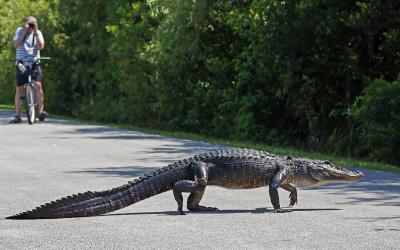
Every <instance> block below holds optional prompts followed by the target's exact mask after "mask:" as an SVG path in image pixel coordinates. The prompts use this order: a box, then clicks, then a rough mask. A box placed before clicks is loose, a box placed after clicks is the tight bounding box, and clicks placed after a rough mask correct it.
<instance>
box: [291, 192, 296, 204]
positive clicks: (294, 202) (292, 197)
mask: <svg viewBox="0 0 400 250" xmlns="http://www.w3.org/2000/svg"><path fill="white" fill-rule="evenodd" d="M289 198H290V204H289V207H293V206H294V204H296V203H297V192H292V193H290V195H289Z"/></svg>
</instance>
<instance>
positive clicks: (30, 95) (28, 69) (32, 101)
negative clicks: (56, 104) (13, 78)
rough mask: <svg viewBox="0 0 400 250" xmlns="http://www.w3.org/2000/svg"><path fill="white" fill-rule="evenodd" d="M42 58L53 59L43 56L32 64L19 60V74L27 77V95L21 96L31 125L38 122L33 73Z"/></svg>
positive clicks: (25, 85)
mask: <svg viewBox="0 0 400 250" xmlns="http://www.w3.org/2000/svg"><path fill="white" fill-rule="evenodd" d="M41 60H51V58H50V57H41V58H40V59H37V60H35V61H34V62H33V63H32V64H31V65H25V64H24V61H23V59H21V60H18V62H17V68H18V74H21V75H22V76H24V77H27V81H26V83H24V93H25V96H21V100H24V103H25V110H26V116H27V118H28V122H29V124H30V125H32V124H34V123H35V122H36V107H37V100H36V91H35V86H33V82H32V73H33V71H34V70H35V69H36V68H37V67H38V66H39V65H40V63H41Z"/></svg>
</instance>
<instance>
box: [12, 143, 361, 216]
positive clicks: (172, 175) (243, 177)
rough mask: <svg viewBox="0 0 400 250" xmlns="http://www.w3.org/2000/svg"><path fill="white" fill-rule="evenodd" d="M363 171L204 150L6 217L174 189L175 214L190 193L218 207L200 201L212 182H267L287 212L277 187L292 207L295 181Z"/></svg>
mask: <svg viewBox="0 0 400 250" xmlns="http://www.w3.org/2000/svg"><path fill="white" fill-rule="evenodd" d="M362 176H363V173H362V172H360V171H355V172H353V171H349V170H347V169H345V168H343V167H336V166H334V165H333V164H332V163H331V162H329V161H321V160H312V159H306V158H300V157H291V156H282V155H274V154H271V153H267V152H263V151H257V150H248V149H237V148H231V149H225V150H217V151H210V152H205V153H202V154H199V155H195V156H193V157H191V158H188V159H185V160H182V161H177V162H175V163H173V164H170V165H168V166H166V167H163V168H160V169H157V170H155V171H153V172H152V173H150V174H146V175H144V176H143V177H140V178H138V179H135V180H133V181H132V182H128V184H126V185H123V186H120V187H117V188H113V189H109V190H106V191H100V192H91V191H88V192H85V193H78V194H75V195H72V196H67V197H65V198H62V199H58V200H56V201H53V202H50V203H46V204H44V205H42V206H40V207H37V208H35V209H33V210H30V211H26V212H23V213H20V214H16V215H13V216H10V217H7V219H53V218H70V217H84V216H97V215H101V214H105V213H109V212H112V211H115V210H118V209H121V208H124V207H126V206H129V205H131V204H134V203H136V202H139V201H141V200H144V199H146V198H149V197H151V196H154V195H157V194H160V193H163V192H166V191H169V190H171V189H172V191H173V195H174V197H175V200H176V202H177V204H178V209H177V214H181V215H184V214H185V212H184V211H183V196H182V193H190V195H189V197H188V199H187V209H188V210H190V211H215V210H218V209H217V208H214V207H206V206H202V205H200V204H199V203H200V200H201V198H202V196H203V194H204V191H205V188H206V186H208V185H215V186H220V187H224V188H228V189H252V188H258V187H263V186H268V187H269V196H270V200H271V203H272V206H273V210H272V211H273V212H276V213H284V212H288V211H290V210H287V209H282V208H281V206H280V201H279V194H278V188H279V187H280V188H282V189H284V190H286V191H288V192H289V193H290V195H289V198H290V199H289V200H290V203H289V207H293V206H294V205H295V204H296V203H297V189H296V187H295V186H294V185H297V186H311V185H320V184H324V183H327V182H336V181H345V182H347V181H356V180H358V179H360V178H361V177H362Z"/></svg>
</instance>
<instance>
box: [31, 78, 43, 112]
mask: <svg viewBox="0 0 400 250" xmlns="http://www.w3.org/2000/svg"><path fill="white" fill-rule="evenodd" d="M33 85H34V86H35V92H36V100H37V104H38V110H39V114H41V113H43V112H44V94H43V88H42V83H41V82H33Z"/></svg>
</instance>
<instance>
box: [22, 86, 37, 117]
mask: <svg viewBox="0 0 400 250" xmlns="http://www.w3.org/2000/svg"><path fill="white" fill-rule="evenodd" d="M25 107H26V116H27V117H28V122H29V124H31V125H32V124H33V123H35V115H36V114H35V90H34V89H33V86H32V85H27V86H26V88H25Z"/></svg>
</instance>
